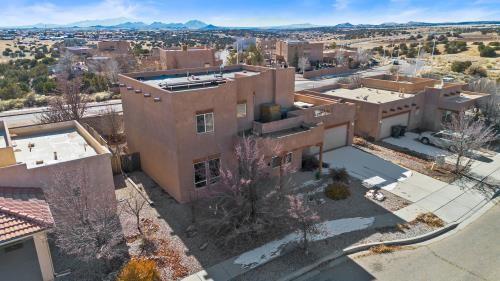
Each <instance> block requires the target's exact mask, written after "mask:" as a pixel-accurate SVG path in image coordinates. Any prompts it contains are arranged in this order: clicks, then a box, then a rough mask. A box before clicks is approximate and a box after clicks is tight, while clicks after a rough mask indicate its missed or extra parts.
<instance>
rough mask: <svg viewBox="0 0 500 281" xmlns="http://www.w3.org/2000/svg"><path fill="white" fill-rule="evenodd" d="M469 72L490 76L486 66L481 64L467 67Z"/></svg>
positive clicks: (475, 74)
mask: <svg viewBox="0 0 500 281" xmlns="http://www.w3.org/2000/svg"><path fill="white" fill-rule="evenodd" d="M467 74H469V75H472V76H479V77H488V72H487V71H486V69H485V68H484V67H481V66H479V65H472V66H470V67H469V68H468V69H467Z"/></svg>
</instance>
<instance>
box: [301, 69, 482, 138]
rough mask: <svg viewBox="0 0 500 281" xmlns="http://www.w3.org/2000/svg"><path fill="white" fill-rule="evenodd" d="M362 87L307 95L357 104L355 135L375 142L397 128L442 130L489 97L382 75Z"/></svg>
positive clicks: (425, 80) (421, 80)
mask: <svg viewBox="0 0 500 281" xmlns="http://www.w3.org/2000/svg"><path fill="white" fill-rule="evenodd" d="M360 86H361V87H358V88H354V87H350V85H338V84H334V85H330V86H326V87H323V88H319V89H315V90H311V91H304V92H306V93H309V94H311V95H314V96H319V97H323V98H334V99H338V100H343V101H348V102H351V103H354V104H356V107H357V110H356V122H355V124H356V125H355V134H356V135H359V136H362V137H370V138H373V139H375V140H380V139H383V138H387V137H389V136H390V135H391V127H392V126H395V125H403V126H407V127H408V129H409V130H412V129H417V128H419V129H423V130H430V131H437V130H440V129H441V128H442V124H443V122H449V121H450V120H451V116H452V115H453V114H464V113H465V112H466V111H467V110H470V109H473V108H475V107H476V105H477V104H478V102H480V101H483V100H484V99H488V98H489V95H488V94H482V93H475V92H469V91H465V90H464V84H458V83H442V82H441V81H438V80H434V79H428V78H415V77H403V76H398V77H397V76H392V75H385V74H383V75H377V76H371V77H366V78H361V85H360Z"/></svg>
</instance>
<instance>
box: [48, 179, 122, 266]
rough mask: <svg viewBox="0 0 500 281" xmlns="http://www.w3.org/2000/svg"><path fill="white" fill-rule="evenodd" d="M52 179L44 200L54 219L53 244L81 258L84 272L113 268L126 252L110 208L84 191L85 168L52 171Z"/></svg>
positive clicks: (115, 217) (117, 220) (111, 207)
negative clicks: (53, 181)
mask: <svg viewBox="0 0 500 281" xmlns="http://www.w3.org/2000/svg"><path fill="white" fill-rule="evenodd" d="M54 178H55V184H54V185H53V186H52V187H51V188H50V189H49V190H48V191H47V199H48V202H49V205H50V208H51V211H52V213H53V215H54V218H55V221H56V224H55V228H54V235H55V244H56V245H57V247H58V248H59V249H60V250H61V251H62V252H63V253H64V254H66V255H69V256H74V257H76V258H77V259H78V260H80V261H82V262H83V263H84V265H85V266H86V267H88V268H87V269H86V271H87V273H88V272H92V273H93V274H97V275H99V274H107V273H109V272H110V271H112V270H114V269H115V268H113V266H114V265H115V264H114V263H113V261H117V260H121V259H123V258H124V257H125V255H126V250H125V249H124V247H123V235H122V232H121V226H120V221H119V219H118V216H117V214H116V211H115V209H114V207H113V206H112V204H107V203H106V202H104V201H100V200H95V196H96V195H95V194H92V193H91V192H90V191H89V190H88V188H89V184H88V182H87V176H86V173H85V171H80V170H76V169H75V170H73V171H69V172H66V173H65V174H59V173H56V174H55V175H54ZM82 270H83V269H82ZM101 270H102V271H101Z"/></svg>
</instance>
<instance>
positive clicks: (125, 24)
mask: <svg viewBox="0 0 500 281" xmlns="http://www.w3.org/2000/svg"><path fill="white" fill-rule="evenodd" d="M473 24H500V21H469V22H443V23H426V22H413V21H410V22H407V23H395V22H388V23H382V24H357V25H353V24H351V23H348V22H346V23H341V24H337V25H333V26H326V25H314V24H310V23H301V24H290V25H280V26H265V27H230V26H227V27H223V26H215V25H212V24H207V23H204V22H202V21H199V20H190V21H187V22H185V23H163V22H159V21H156V22H153V23H151V24H147V23H144V22H141V21H133V20H131V19H128V18H112V19H103V20H86V21H79V22H74V23H70V24H63V25H60V24H43V23H39V24H34V25H26V26H11V27H3V28H4V29H6V28H17V29H23V28H24V29H35V28H37V29H43V28H50V29H55V28H61V29H63V28H70V29H73V28H74V29H77V28H79V29H89V28H95V29H140V30H222V29H260V30H297V29H314V28H332V27H333V28H341V29H349V28H390V27H398V26H404V27H409V26H439V25H473ZM0 28H2V27H0Z"/></svg>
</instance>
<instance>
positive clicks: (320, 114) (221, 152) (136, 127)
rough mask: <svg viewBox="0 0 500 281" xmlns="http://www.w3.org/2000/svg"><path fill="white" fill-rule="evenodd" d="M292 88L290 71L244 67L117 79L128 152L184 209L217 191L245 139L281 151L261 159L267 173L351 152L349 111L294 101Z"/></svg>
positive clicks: (331, 103) (317, 101)
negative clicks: (308, 157) (307, 158)
mask: <svg viewBox="0 0 500 281" xmlns="http://www.w3.org/2000/svg"><path fill="white" fill-rule="evenodd" d="M294 80H295V70H294V69H293V68H266V67H256V66H248V65H233V66H227V67H224V68H223V69H221V68H219V67H209V68H193V69H184V70H170V71H168V70H166V71H155V72H141V73H130V74H124V75H120V83H121V84H120V90H121V94H122V102H123V111H124V123H125V133H126V136H127V144H128V148H129V150H130V152H139V153H140V158H141V167H142V169H143V170H144V171H145V172H146V173H147V174H148V175H149V176H150V177H152V178H153V179H154V180H155V181H156V182H157V183H158V184H159V185H160V186H161V187H162V188H163V189H165V190H166V191H167V192H168V193H169V194H170V195H172V196H173V197H174V198H175V199H176V200H177V201H179V202H188V201H190V200H192V199H193V198H194V197H196V196H199V195H200V194H203V193H204V190H206V189H207V187H209V186H211V185H216V184H217V183H218V179H219V167H220V166H221V165H222V166H223V165H233V164H234V163H235V157H234V145H235V142H236V140H237V138H238V136H241V135H242V134H247V135H249V134H250V135H254V136H256V137H257V138H259V139H267V140H271V141H273V142H279V143H280V145H281V146H282V147H283V148H282V150H283V152H282V154H283V155H266V160H267V161H268V164H269V169H274V168H277V167H276V166H275V164H273V163H276V159H277V158H276V157H279V159H282V160H283V161H287V162H290V163H291V164H292V166H293V167H294V168H296V169H298V168H300V167H301V163H302V155H303V154H307V153H317V152H320V151H322V150H326V149H333V148H336V147H339V146H344V145H347V144H350V143H351V141H352V136H353V133H354V124H353V120H354V115H355V106H354V104H352V103H348V102H339V101H336V100H333V99H328V98H322V97H317V96H313V95H308V94H294V87H295V83H294V82H295V81H294ZM327 135H328V136H329V137H326V136H327ZM273 159H274V160H273ZM278 165H279V163H278Z"/></svg>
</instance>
